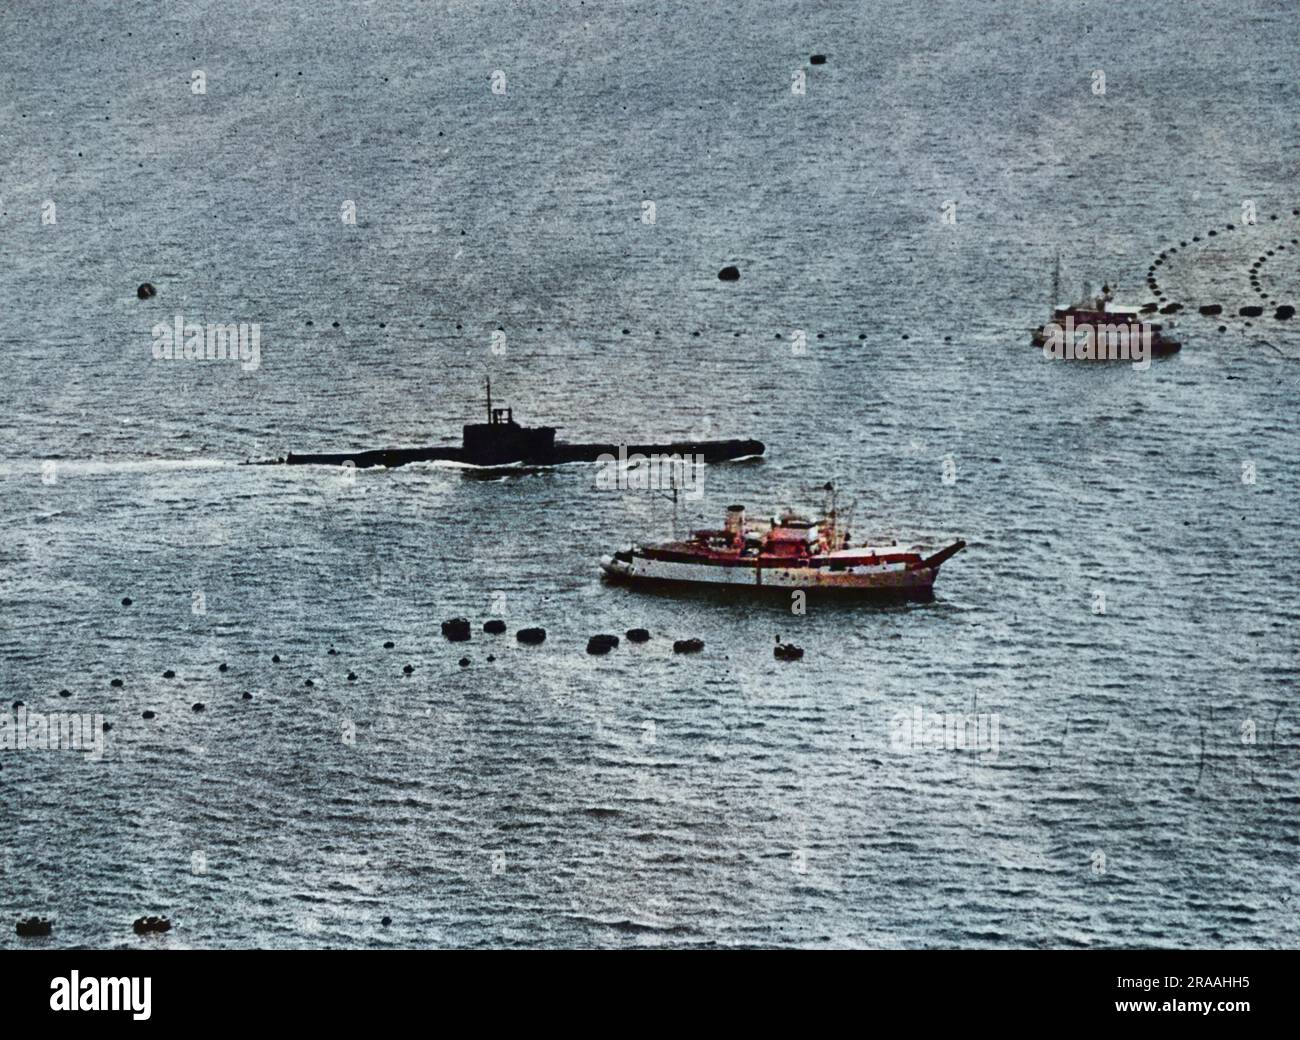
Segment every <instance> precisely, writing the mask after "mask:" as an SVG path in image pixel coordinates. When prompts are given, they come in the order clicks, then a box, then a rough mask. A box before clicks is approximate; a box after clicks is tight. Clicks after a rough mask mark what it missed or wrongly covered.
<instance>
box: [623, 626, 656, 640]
mask: <svg viewBox="0 0 1300 1040" xmlns="http://www.w3.org/2000/svg"><path fill="white" fill-rule="evenodd" d="M649 638H650V632H649V630H648V629H644V628H629V629H628V630H627V641H628V642H629V643H644V642H645V641H646V640H648V639H649Z"/></svg>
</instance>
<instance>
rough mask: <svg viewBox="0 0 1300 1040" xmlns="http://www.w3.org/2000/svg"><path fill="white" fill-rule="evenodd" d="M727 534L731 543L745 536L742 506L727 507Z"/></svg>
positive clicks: (743, 508)
mask: <svg viewBox="0 0 1300 1040" xmlns="http://www.w3.org/2000/svg"><path fill="white" fill-rule="evenodd" d="M726 531H727V534H729V535H730V536H731V538H732V540H733V541H739V540H740V539H741V538H743V537H744V536H745V507H744V506H727V526H726Z"/></svg>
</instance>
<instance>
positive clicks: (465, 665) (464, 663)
mask: <svg viewBox="0 0 1300 1040" xmlns="http://www.w3.org/2000/svg"><path fill="white" fill-rule="evenodd" d="M456 663H457V664H459V665H460V666H461V667H462V668H468V667H469V658H468V657H462V658H461V659H460V660H459V661H458V662H456Z"/></svg>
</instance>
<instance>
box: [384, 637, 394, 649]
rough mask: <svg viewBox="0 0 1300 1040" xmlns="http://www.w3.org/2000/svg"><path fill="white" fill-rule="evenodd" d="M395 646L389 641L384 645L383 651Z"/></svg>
mask: <svg viewBox="0 0 1300 1040" xmlns="http://www.w3.org/2000/svg"><path fill="white" fill-rule="evenodd" d="M395 645H396V644H395V643H394V642H393V641H392V640H391V639H390V640H389V641H388V642H387V643H385V644H384V649H385V650H391V649H392V648H393V647H394V646H395Z"/></svg>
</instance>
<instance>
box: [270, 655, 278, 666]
mask: <svg viewBox="0 0 1300 1040" xmlns="http://www.w3.org/2000/svg"><path fill="white" fill-rule="evenodd" d="M271 663H272V664H279V663H280V655H279V654H272V655H271Z"/></svg>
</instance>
